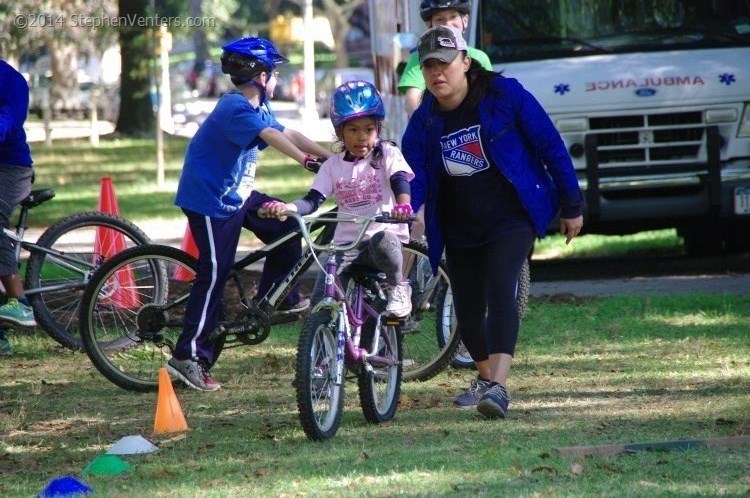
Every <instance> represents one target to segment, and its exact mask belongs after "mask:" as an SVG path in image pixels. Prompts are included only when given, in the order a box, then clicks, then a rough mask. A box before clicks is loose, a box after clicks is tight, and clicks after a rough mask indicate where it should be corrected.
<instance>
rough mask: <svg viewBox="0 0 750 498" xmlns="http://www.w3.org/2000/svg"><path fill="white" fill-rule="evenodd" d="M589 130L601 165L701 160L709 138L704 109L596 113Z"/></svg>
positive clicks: (621, 165) (613, 165)
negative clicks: (605, 114)
mask: <svg viewBox="0 0 750 498" xmlns="http://www.w3.org/2000/svg"><path fill="white" fill-rule="evenodd" d="M589 130H590V131H591V132H592V133H595V134H596V136H597V143H598V154H599V166H600V167H602V168H607V167H628V166H634V167H635V166H645V165H669V164H671V163H675V164H677V163H681V164H684V163H685V162H686V161H699V160H700V159H701V149H702V148H703V145H704V143H705V140H706V136H705V127H704V123H703V113H701V112H675V113H664V114H646V115H630V116H627V115H626V116H604V117H596V118H590V119H589Z"/></svg>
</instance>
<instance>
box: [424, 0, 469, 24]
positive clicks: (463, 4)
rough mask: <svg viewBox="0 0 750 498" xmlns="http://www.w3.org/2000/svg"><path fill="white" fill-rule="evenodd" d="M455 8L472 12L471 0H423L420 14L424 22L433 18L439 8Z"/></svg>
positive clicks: (465, 12)
mask: <svg viewBox="0 0 750 498" xmlns="http://www.w3.org/2000/svg"><path fill="white" fill-rule="evenodd" d="M447 9H451V10H455V11H457V12H459V13H461V14H469V13H471V2H470V1H469V0H422V2H421V3H420V4H419V15H420V16H421V17H422V20H423V21H424V22H427V21H429V20H430V19H431V18H432V14H434V13H435V12H437V11H438V10H447Z"/></svg>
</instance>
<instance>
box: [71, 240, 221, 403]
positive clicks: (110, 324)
mask: <svg viewBox="0 0 750 498" xmlns="http://www.w3.org/2000/svg"><path fill="white" fill-rule="evenodd" d="M197 267H198V261H197V260H196V259H195V258H193V257H192V256H190V255H189V254H187V253H185V252H183V251H180V250H179V249H175V248H172V247H167V246H159V245H147V246H141V247H134V248H131V249H128V250H126V251H124V252H122V253H120V254H118V255H117V256H115V257H113V258H112V259H110V260H108V261H107V262H105V263H104V264H103V265H102V266H101V268H99V270H97V272H96V273H95V274H94V276H93V277H92V278H91V281H90V282H89V284H88V286H87V287H86V291H85V292H84V294H83V299H82V302H81V316H80V321H81V337H82V339H83V346H84V349H85V350H86V354H87V355H88V357H89V359H90V360H91V362H92V363H93V364H94V366H95V367H96V369H97V370H99V372H101V374H102V375H104V376H105V377H106V378H107V379H109V380H110V381H111V382H113V383H114V384H116V385H118V386H120V387H121V388H123V389H127V390H129V391H140V392H148V391H156V390H157V389H158V385H159V383H158V379H159V369H160V368H161V367H163V366H164V363H165V362H166V361H167V360H168V359H169V358H170V357H171V356H172V352H173V351H174V347H175V344H176V343H177V338H178V337H179V336H180V333H181V332H182V323H183V319H184V316H185V305H186V304H187V297H188V295H189V294H190V288H191V286H192V282H193V280H194V278H195V272H196V269H197ZM220 346H221V344H217V351H216V353H215V354H216V355H217V356H218V354H219V353H220V350H221V347H220Z"/></svg>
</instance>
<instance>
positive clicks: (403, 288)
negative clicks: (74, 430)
mask: <svg viewBox="0 0 750 498" xmlns="http://www.w3.org/2000/svg"><path fill="white" fill-rule="evenodd" d="M387 293H388V304H387V305H386V307H385V312H386V313H387V314H388V315H390V316H395V317H397V318H404V317H405V316H409V313H411V286H410V285H409V282H401V283H400V284H398V285H395V286H393V287H390V288H389V289H388V291H387Z"/></svg>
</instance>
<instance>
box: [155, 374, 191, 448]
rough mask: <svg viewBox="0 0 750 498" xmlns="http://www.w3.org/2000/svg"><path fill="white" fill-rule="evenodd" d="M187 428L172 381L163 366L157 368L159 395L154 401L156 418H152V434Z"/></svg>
mask: <svg viewBox="0 0 750 498" xmlns="http://www.w3.org/2000/svg"><path fill="white" fill-rule="evenodd" d="M186 430H188V426H187V422H185V415H183V414H182V407H180V401H179V400H178V399H177V395H176V394H175V393H174V388H173V387H172V381H171V380H170V378H169V373H168V372H167V369H166V368H165V367H161V368H160V369H159V397H158V399H157V401H156V418H155V419H154V434H167V433H170V432H185V431H186Z"/></svg>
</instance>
